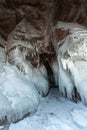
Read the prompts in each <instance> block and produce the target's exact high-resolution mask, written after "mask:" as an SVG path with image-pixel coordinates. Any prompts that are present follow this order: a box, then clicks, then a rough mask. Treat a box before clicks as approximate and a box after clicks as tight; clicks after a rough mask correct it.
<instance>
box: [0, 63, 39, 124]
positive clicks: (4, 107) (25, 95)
mask: <svg viewBox="0 0 87 130" xmlns="http://www.w3.org/2000/svg"><path fill="white" fill-rule="evenodd" d="M38 104H39V94H38V92H37V90H36V89H35V86H34V84H33V83H32V82H31V81H30V80H29V78H27V77H25V76H24V75H22V73H20V72H19V71H18V69H17V68H16V67H15V66H12V65H9V64H2V63H1V64H0V125H2V124H3V123H7V122H16V121H19V120H20V119H22V118H24V117H25V116H27V115H28V114H30V113H32V112H34V111H36V110H37V108H38Z"/></svg>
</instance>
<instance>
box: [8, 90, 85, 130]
mask: <svg viewBox="0 0 87 130" xmlns="http://www.w3.org/2000/svg"><path fill="white" fill-rule="evenodd" d="M35 129H36V130H87V106H85V105H83V104H82V103H81V102H79V103H74V102H72V101H70V100H68V99H66V98H64V97H61V96H60V95H59V93H58V89H53V90H51V92H50V94H49V95H48V97H46V98H44V99H42V101H41V103H40V105H39V108H38V111H37V112H36V113H35V114H34V115H32V116H29V117H27V118H26V119H24V120H22V121H20V122H18V123H16V124H11V125H10V128H9V130H35Z"/></svg>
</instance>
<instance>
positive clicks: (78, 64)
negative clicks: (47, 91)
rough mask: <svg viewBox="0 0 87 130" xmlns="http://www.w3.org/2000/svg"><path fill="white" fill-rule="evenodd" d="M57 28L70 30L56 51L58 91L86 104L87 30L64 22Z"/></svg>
mask: <svg viewBox="0 0 87 130" xmlns="http://www.w3.org/2000/svg"><path fill="white" fill-rule="evenodd" d="M58 28H62V29H70V35H68V36H66V37H65V39H64V40H63V41H62V45H61V47H60V48H59V50H58V66H59V69H58V77H59V91H60V92H61V93H62V94H63V95H64V96H66V97H68V98H69V99H73V98H74V100H79V99H81V100H82V102H83V103H85V104H87V30H86V29H84V27H82V26H80V25H78V24H67V23H64V22H59V24H58ZM75 98H76V99H75Z"/></svg>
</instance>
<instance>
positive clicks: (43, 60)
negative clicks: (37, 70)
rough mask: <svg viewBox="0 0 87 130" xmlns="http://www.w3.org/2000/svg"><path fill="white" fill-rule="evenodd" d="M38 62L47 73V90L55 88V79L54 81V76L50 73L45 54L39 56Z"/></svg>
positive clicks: (50, 69)
mask: <svg viewBox="0 0 87 130" xmlns="http://www.w3.org/2000/svg"><path fill="white" fill-rule="evenodd" d="M40 62H41V63H42V64H44V66H45V68H46V71H47V78H48V82H49V88H50V89H51V88H56V84H55V79H54V74H53V71H52V68H51V66H50V62H49V60H48V57H47V54H46V53H42V54H40Z"/></svg>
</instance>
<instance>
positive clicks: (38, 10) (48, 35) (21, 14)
mask: <svg viewBox="0 0 87 130" xmlns="http://www.w3.org/2000/svg"><path fill="white" fill-rule="evenodd" d="M86 7H87V1H86V0H83V1H81V0H77V1H76V0H67V1H66V0H44V1H43V0H0V35H1V36H2V37H3V39H5V40H6V42H7V45H6V46H7V50H8V52H9V51H10V52H11V51H12V50H14V49H15V46H21V47H19V48H20V49H21V51H22V52H23V51H24V50H27V53H26V57H27V60H30V61H31V63H32V64H33V65H34V66H37V65H38V60H39V61H40V59H39V58H40V57H39V55H40V54H42V53H45V54H46V56H45V58H46V57H47V54H48V60H49V59H51V60H52V61H53V59H55V58H54V55H55V57H56V54H55V51H54V47H53V44H54V41H55V40H56V42H58V41H61V40H63V39H64V38H65V36H67V35H68V34H69V30H61V29H58V28H57V29H56V30H55V31H54V28H55V26H56V24H57V21H65V22H77V23H79V24H82V25H85V26H87V8H86ZM18 42H19V43H20V42H23V44H21V45H19V43H18ZM26 44H27V45H26ZM30 45H31V46H32V48H33V49H30V48H29V46H30ZM24 48H27V49H24ZM8 55H9V59H10V60H9V61H11V58H13V57H11V56H10V53H9V54H8ZM11 55H12V54H11ZM44 60H45V59H44Z"/></svg>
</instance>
